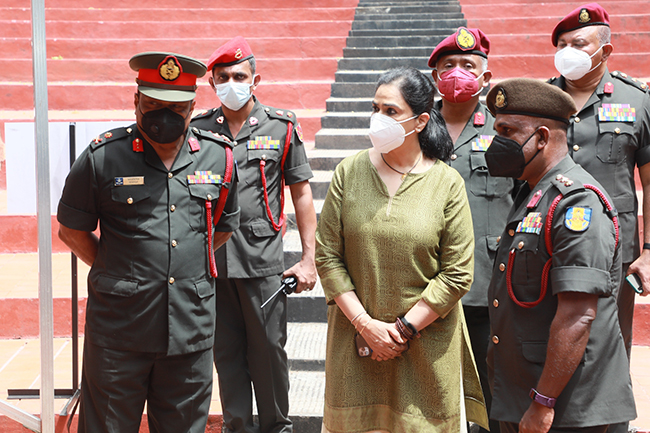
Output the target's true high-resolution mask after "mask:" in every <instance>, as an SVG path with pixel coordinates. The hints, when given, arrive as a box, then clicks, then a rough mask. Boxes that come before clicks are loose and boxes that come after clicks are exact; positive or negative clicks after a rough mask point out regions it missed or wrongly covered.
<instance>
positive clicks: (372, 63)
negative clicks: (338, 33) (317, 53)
mask: <svg viewBox="0 0 650 433" xmlns="http://www.w3.org/2000/svg"><path fill="white" fill-rule="evenodd" d="M428 60H429V56H426V57H425V56H422V57H411V56H396V57H349V58H348V57H344V58H342V59H341V60H339V72H340V71H351V70H354V71H359V70H373V71H376V70H386V69H390V68H395V67H398V66H411V67H414V68H418V69H427V68H428V66H427V61H428ZM337 73H338V72H337Z"/></svg>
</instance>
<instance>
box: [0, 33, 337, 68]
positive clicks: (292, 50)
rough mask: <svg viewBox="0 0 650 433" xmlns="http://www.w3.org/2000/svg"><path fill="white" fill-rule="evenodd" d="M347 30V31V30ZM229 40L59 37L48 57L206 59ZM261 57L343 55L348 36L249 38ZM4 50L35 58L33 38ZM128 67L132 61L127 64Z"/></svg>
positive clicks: (5, 43) (10, 42)
mask: <svg viewBox="0 0 650 433" xmlns="http://www.w3.org/2000/svg"><path fill="white" fill-rule="evenodd" d="M346 33H347V32H346ZM227 41H228V38H223V37H219V38H215V37H196V36H195V37H190V36H187V37H184V38H180V39H179V38H167V37H160V38H139V39H133V38H129V37H128V36H127V37H122V38H117V37H111V38H106V39H101V38H93V39H79V38H56V39H48V40H47V42H46V48H47V56H48V58H62V59H73V58H78V57H80V55H81V54H83V58H84V59H111V58H115V56H116V55H117V56H119V58H126V57H127V56H130V55H131V54H135V53H139V52H145V51H155V50H160V49H161V47H164V49H165V50H167V51H170V52H174V53H181V54H186V55H195V56H200V57H198V58H199V60H202V61H204V62H206V61H207V60H208V58H209V56H210V54H212V52H213V51H214V50H215V49H216V48H217V47H219V46H221V45H223V44H224V43H225V42H227ZM246 41H247V42H248V43H249V45H250V46H251V49H252V50H253V53H255V56H256V57H257V58H258V59H265V58H266V59H268V58H295V57H302V58H321V57H340V56H341V52H342V51H341V49H342V47H344V46H345V35H344V34H340V35H333V36H296V37H278V38H269V37H261V38H247V39H246ZM0 52H2V53H3V55H4V57H5V58H7V59H28V60H29V59H31V58H32V47H31V42H30V38H29V37H22V38H19V37H13V38H11V37H6V38H0ZM127 67H128V64H127Z"/></svg>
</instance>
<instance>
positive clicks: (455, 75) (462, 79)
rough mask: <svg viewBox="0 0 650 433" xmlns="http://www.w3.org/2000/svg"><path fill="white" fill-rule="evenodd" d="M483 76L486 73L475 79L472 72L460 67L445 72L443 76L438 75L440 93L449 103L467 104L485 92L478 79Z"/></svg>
mask: <svg viewBox="0 0 650 433" xmlns="http://www.w3.org/2000/svg"><path fill="white" fill-rule="evenodd" d="M437 73H438V71H437V70H436V74H437ZM483 74H485V71H483V73H482V74H481V75H479V76H478V77H475V76H474V74H472V73H471V72H469V71H467V70H465V69H462V68H458V67H456V68H454V69H450V70H448V71H445V72H443V73H442V75H440V74H438V93H440V96H442V97H443V98H445V99H446V100H447V101H449V102H454V103H459V102H467V101H469V100H470V99H472V98H473V97H474V96H476V95H478V94H479V93H481V91H482V90H483V89H482V88H480V87H479V85H478V79H479V78H480V77H481V76H483Z"/></svg>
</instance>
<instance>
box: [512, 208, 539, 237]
mask: <svg viewBox="0 0 650 433" xmlns="http://www.w3.org/2000/svg"><path fill="white" fill-rule="evenodd" d="M543 227H544V223H543V222H542V213H541V212H529V213H528V215H526V217H525V218H524V219H523V220H521V221H520V222H519V224H518V225H517V230H515V231H516V232H517V233H533V234H536V235H538V234H540V233H541V232H542V228H543Z"/></svg>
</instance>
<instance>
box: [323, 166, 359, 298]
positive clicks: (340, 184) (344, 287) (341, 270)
mask: <svg viewBox="0 0 650 433" xmlns="http://www.w3.org/2000/svg"><path fill="white" fill-rule="evenodd" d="M342 168H343V166H342V165H341V164H339V166H338V167H337V168H336V170H335V172H334V177H333V178H332V182H331V183H330V186H329V189H328V191H327V197H326V198H325V203H324V204H323V210H322V211H321V215H320V219H319V221H318V227H317V229H316V268H317V270H318V275H319V276H320V280H321V284H322V285H323V290H324V291H325V299H326V300H327V303H328V304H332V303H334V299H335V298H337V297H339V296H340V295H342V294H343V293H346V292H350V291H352V290H354V289H355V287H354V284H352V279H351V278H350V274H349V273H348V270H347V268H346V266H345V259H344V253H345V239H344V237H343V223H342V220H341V209H342V200H343V190H344V175H343V170H342Z"/></svg>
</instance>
